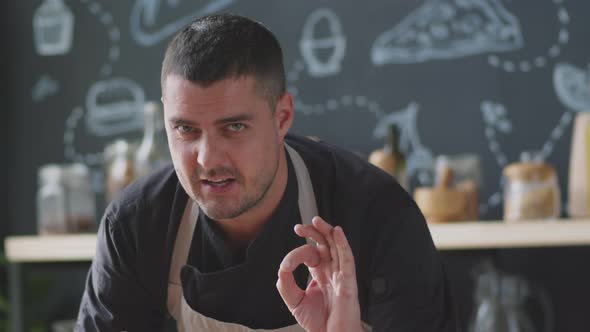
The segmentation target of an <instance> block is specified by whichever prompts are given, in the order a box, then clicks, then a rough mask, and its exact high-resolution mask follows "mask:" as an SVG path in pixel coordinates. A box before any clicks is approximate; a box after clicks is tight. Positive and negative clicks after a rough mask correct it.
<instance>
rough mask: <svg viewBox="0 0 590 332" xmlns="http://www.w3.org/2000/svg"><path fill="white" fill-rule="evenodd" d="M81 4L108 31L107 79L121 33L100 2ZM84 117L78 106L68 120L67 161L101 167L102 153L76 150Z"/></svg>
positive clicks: (102, 74) (104, 67)
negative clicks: (77, 131) (75, 146)
mask: <svg viewBox="0 0 590 332" xmlns="http://www.w3.org/2000/svg"><path fill="white" fill-rule="evenodd" d="M80 2H81V3H82V4H84V5H86V8H87V9H88V11H89V12H90V14H91V15H93V16H95V17H96V18H98V21H99V22H100V23H102V24H103V25H104V26H105V28H106V29H107V31H108V37H109V41H110V43H111V46H110V47H109V51H108V56H107V62H106V63H105V64H103V65H102V67H101V68H100V77H101V78H107V77H109V76H110V75H111V74H112V72H113V63H114V62H116V61H118V60H119V56H120V48H119V40H120V39H121V31H120V30H119V28H118V27H117V26H116V25H115V23H114V19H113V15H112V14H111V13H110V12H108V11H106V10H105V9H104V8H103V7H102V5H101V4H100V2H99V1H96V0H95V1H93V0H80ZM83 116H84V110H83V108H82V107H81V106H77V107H75V108H74V109H73V111H72V112H71V113H70V115H69V116H68V117H67V119H66V128H65V130H64V137H63V139H64V154H65V157H66V159H69V160H73V161H76V162H81V163H84V164H86V165H88V166H95V165H99V164H101V163H102V162H103V154H102V152H95V153H86V154H81V153H79V152H77V151H76V149H75V148H74V139H75V131H76V127H77V126H78V123H79V122H80V119H81V118H82V117H83Z"/></svg>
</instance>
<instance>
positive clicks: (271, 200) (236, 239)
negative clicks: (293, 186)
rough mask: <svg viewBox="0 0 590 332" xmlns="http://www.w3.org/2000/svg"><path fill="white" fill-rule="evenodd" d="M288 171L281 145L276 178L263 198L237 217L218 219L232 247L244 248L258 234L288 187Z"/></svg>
mask: <svg viewBox="0 0 590 332" xmlns="http://www.w3.org/2000/svg"><path fill="white" fill-rule="evenodd" d="M288 173H289V172H288V167H287V156H286V152H285V149H284V148H283V146H282V145H281V146H280V149H279V165H278V168H277V172H276V174H275V178H274V180H273V183H272V184H271V186H270V188H269V189H268V191H267V192H266V194H265V196H264V197H263V198H262V200H261V201H260V202H259V203H258V204H257V205H256V206H255V207H253V208H252V209H250V210H249V211H247V212H246V213H243V214H242V215H240V216H238V217H236V218H232V219H222V220H217V221H216V222H217V224H218V225H219V226H220V228H221V230H222V232H223V234H224V235H225V238H226V239H227V242H228V245H229V246H230V247H232V248H234V249H240V248H244V247H246V246H247V245H248V244H249V243H250V242H251V241H252V240H254V239H255V238H256V237H257V236H258V233H260V230H261V229H262V227H263V226H264V224H265V223H266V222H267V221H268V220H269V219H270V217H271V216H272V214H273V212H274V211H275V210H276V209H277V207H278V205H279V203H280V202H281V199H282V198H283V194H284V193H285V189H286V187H287V179H288Z"/></svg>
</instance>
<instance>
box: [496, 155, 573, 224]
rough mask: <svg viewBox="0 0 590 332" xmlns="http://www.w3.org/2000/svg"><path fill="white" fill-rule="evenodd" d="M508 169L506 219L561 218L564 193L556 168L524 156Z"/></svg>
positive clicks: (505, 196)
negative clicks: (562, 195)
mask: <svg viewBox="0 0 590 332" xmlns="http://www.w3.org/2000/svg"><path fill="white" fill-rule="evenodd" d="M521 160H522V161H521V162H518V163H512V164H510V165H508V166H506V167H505V168H504V171H503V175H504V220H506V221H517V220H528V219H546V218H557V217H559V216H560V211H561V194H560V191H559V184H558V181H557V175H556V173H555V169H554V168H553V167H552V166H550V165H548V164H546V163H545V162H543V161H542V159H540V158H529V157H528V154H523V155H522V156H521Z"/></svg>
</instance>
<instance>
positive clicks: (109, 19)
mask: <svg viewBox="0 0 590 332" xmlns="http://www.w3.org/2000/svg"><path fill="white" fill-rule="evenodd" d="M80 2H82V4H85V5H86V6H87V9H88V11H89V12H90V14H92V15H94V16H96V17H97V18H98V21H99V22H100V23H102V24H103V25H104V26H105V28H106V29H107V30H108V37H109V41H110V43H111V46H110V48H109V51H108V56H107V57H108V60H107V63H105V64H104V65H103V66H102V67H101V68H100V77H101V78H106V77H109V76H110V75H111V74H112V72H113V63H114V62H116V61H117V60H119V55H120V53H121V51H120V48H119V40H120V39H121V31H120V30H119V28H118V27H117V26H116V25H115V23H114V20H113V15H112V14H111V13H109V12H108V11H106V10H105V9H104V8H103V7H102V5H101V4H100V2H99V1H92V0H80Z"/></svg>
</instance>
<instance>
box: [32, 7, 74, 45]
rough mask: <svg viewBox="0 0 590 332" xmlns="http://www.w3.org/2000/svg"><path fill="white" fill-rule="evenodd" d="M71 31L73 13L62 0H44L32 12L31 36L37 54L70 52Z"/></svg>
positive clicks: (72, 29)
mask: <svg viewBox="0 0 590 332" xmlns="http://www.w3.org/2000/svg"><path fill="white" fill-rule="evenodd" d="M73 31H74V15H73V14H72V11H71V10H70V8H68V6H67V5H66V4H65V3H64V2H63V0H45V1H43V3H42V4H41V5H40V6H39V7H38V8H37V9H36V10H35V13H34V14H33V37H34V41H35V49H36V50H37V53H39V55H42V56H50V55H63V54H66V53H68V52H70V50H71V49H72V36H73V34H74V32H73Z"/></svg>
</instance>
